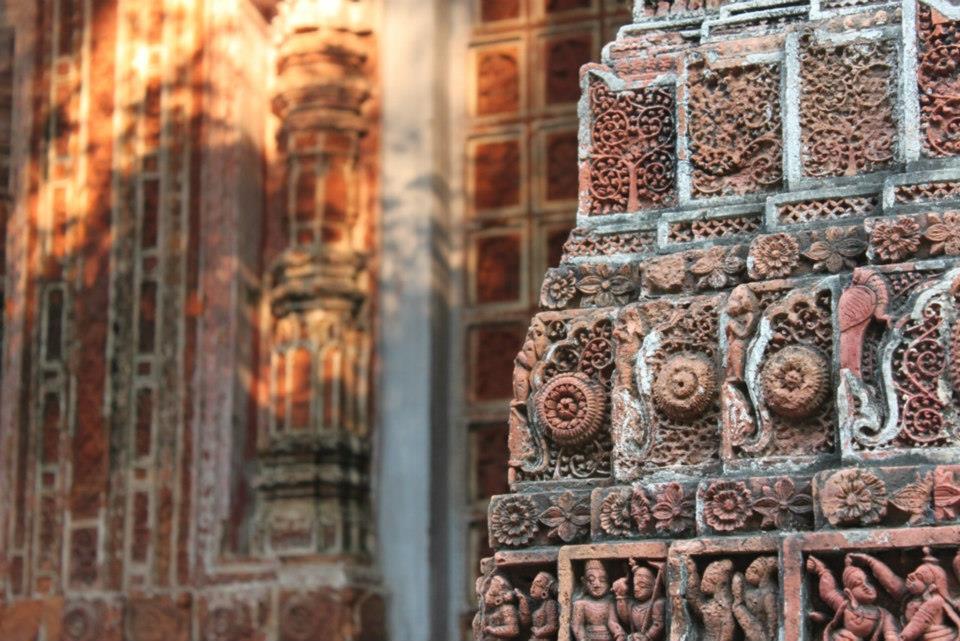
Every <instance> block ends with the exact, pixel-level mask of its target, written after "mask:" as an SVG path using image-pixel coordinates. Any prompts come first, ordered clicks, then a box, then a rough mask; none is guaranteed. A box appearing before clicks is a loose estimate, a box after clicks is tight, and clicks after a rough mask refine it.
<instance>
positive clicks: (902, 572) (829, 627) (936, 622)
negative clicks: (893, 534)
mask: <svg viewBox="0 0 960 641" xmlns="http://www.w3.org/2000/svg"><path fill="white" fill-rule="evenodd" d="M944 552H947V551H946V550H944V551H941V550H936V551H934V550H932V549H931V548H928V547H925V548H923V549H922V550H910V551H907V550H898V551H897V553H896V554H890V555H887V554H883V553H880V554H877V555H876V556H874V555H871V554H864V553H860V552H853V553H849V554H846V555H845V556H844V557H843V561H842V564H841V563H840V562H839V559H838V558H837V557H836V555H830V556H824V557H823V558H821V557H819V556H808V557H807V559H806V563H805V567H806V572H807V576H808V581H809V585H810V587H811V589H812V592H813V594H815V595H816V597H817V598H816V599H815V601H814V606H815V607H816V608H817V609H816V610H814V611H813V612H811V613H810V614H809V616H810V618H811V619H812V621H813V623H814V624H815V625H816V626H817V627H818V628H819V631H820V633H821V634H822V638H823V639H836V640H838V641H840V640H844V639H854V638H856V639H872V638H876V639H881V638H882V639H890V640H894V639H896V640H897V641H918V640H919V639H928V640H932V639H955V638H956V636H957V628H958V621H960V617H958V616H957V612H956V602H957V595H956V592H955V588H954V586H955V585H956V579H957V578H958V575H960V554H956V555H954V556H953V558H952V560H951V559H950V556H949V552H947V554H944ZM945 566H948V567H952V570H953V572H952V574H953V576H950V575H951V572H948V570H947V567H945ZM834 568H837V569H839V576H840V580H839V581H838V580H837V578H836V577H837V570H836V569H834ZM821 608H823V609H825V610H826V612H824V611H822V610H821ZM811 638H813V637H811ZM816 638H819V635H817V637H816Z"/></svg>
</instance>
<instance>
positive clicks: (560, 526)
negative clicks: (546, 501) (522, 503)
mask: <svg viewBox="0 0 960 641" xmlns="http://www.w3.org/2000/svg"><path fill="white" fill-rule="evenodd" d="M540 522H541V523H543V524H544V525H546V526H547V527H549V528H551V529H550V532H549V533H548V536H549V537H550V538H558V539H560V540H561V541H563V542H564V543H570V542H571V541H573V540H574V539H575V538H577V537H578V536H580V533H581V532H582V528H583V526H585V525H587V524H589V523H590V504H589V499H586V500H582V501H577V497H576V496H575V495H574V493H573V492H571V491H569V490H568V491H566V492H564V493H563V494H561V495H560V496H557V497H555V498H554V499H553V505H551V506H550V507H548V508H547V509H546V510H544V511H543V513H542V514H541V515H540Z"/></svg>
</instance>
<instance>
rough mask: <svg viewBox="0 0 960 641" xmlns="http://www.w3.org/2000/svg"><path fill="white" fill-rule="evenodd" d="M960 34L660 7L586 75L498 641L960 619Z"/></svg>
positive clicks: (928, 27) (828, 631)
mask: <svg viewBox="0 0 960 641" xmlns="http://www.w3.org/2000/svg"><path fill="white" fill-rule="evenodd" d="M958 35H960V11H958V9H957V7H956V6H955V5H954V4H952V3H945V2H939V1H938V0H917V1H909V0H908V1H905V2H893V3H881V2H869V1H868V2H864V1H861V0H842V1H839V2H834V1H833V0H823V1H818V0H814V1H813V2H809V3H808V2H780V1H778V0H774V1H773V2H752V1H747V2H723V1H718V2H704V3H701V2H684V1H682V0H681V1H679V2H669V1H667V2H655V1H640V2H637V3H636V6H635V7H634V15H633V23H632V24H631V25H629V26H626V27H624V28H622V29H621V30H620V31H619V34H618V36H617V37H616V39H615V40H614V41H613V42H611V43H609V44H608V45H607V47H606V48H605V49H604V55H603V58H602V61H601V62H600V63H599V64H590V65H586V66H584V67H583V68H582V69H581V73H580V86H581V90H582V97H581V99H580V110H579V116H580V128H579V146H578V167H579V208H578V214H577V227H576V228H575V229H574V230H573V231H572V232H571V234H570V236H569V238H568V240H567V241H566V244H565V245H564V255H563V257H562V259H561V261H560V263H559V265H558V266H556V267H552V268H550V269H549V270H548V271H547V273H546V276H545V279H544V282H543V286H542V289H541V292H540V305H541V309H542V311H540V312H539V313H537V314H536V315H534V316H533V318H532V321H531V323H530V326H529V330H528V332H527V335H526V339H525V342H524V345H523V347H522V349H521V350H520V352H519V354H518V355H517V357H516V360H515V366H514V373H513V377H512V387H513V401H512V402H511V405H510V436H509V448H510V461H509V465H510V471H509V474H508V480H509V488H510V491H509V492H505V493H503V494H501V495H498V496H495V497H494V498H493V499H492V500H491V502H490V504H489V513H488V526H489V534H490V540H489V542H490V545H491V546H492V547H493V548H495V550H496V552H495V553H494V554H493V555H491V556H490V557H489V558H487V559H486V560H485V561H484V562H483V563H482V567H481V575H480V578H478V579H477V582H476V592H477V603H478V612H477V615H476V617H475V618H474V621H473V629H474V638H475V639H476V640H478V641H498V640H507V639H537V640H543V641H547V640H551V641H625V640H626V641H666V640H667V639H669V640H670V641H772V640H775V639H781V640H784V641H814V640H819V639H822V640H823V641H854V640H866V639H872V640H877V639H884V640H885V641H894V640H897V641H912V640H914V639H921V638H922V639H924V640H927V641H932V640H933V639H956V638H957V636H958V634H960V616H958V606H960V598H958V597H960V522H958V517H960V510H958V509H957V508H958V505H960V498H958V497H960V481H958V479H960V467H958V466H957V462H958V460H960V459H958V453H960V450H958V446H960V416H958V409H960V379H958V376H960V371H958V369H957V364H958V362H960V319H958V318H957V309H958V304H960V269H958V266H960V264H958V262H957V257H958V256H960V245H957V241H958V240H960V213H958V211H956V210H955V208H957V202H958V200H957V199H958V197H960V166H958V164H957V154H958V153H960V128H958V123H960V119H958V118H960V111H958V105H960V102H958V100H960V93H958V92H960V76H958V68H960V49H958Z"/></svg>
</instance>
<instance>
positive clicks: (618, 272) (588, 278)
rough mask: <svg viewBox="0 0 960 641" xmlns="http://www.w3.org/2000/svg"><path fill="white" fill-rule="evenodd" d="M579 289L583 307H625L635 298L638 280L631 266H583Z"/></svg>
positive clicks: (602, 264)
mask: <svg viewBox="0 0 960 641" xmlns="http://www.w3.org/2000/svg"><path fill="white" fill-rule="evenodd" d="M577 289H578V290H579V291H580V293H581V294H582V295H583V296H582V298H581V299H580V304H581V305H582V306H583V307H614V306H618V305H625V304H626V303H627V302H629V301H630V299H631V298H632V297H633V293H634V290H635V289H636V278H635V276H634V271H633V268H632V267H631V266H630V265H629V264H624V265H619V266H611V265H608V264H606V263H601V264H599V265H581V266H580V280H578V281H577Z"/></svg>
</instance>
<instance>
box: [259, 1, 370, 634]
mask: <svg viewBox="0 0 960 641" xmlns="http://www.w3.org/2000/svg"><path fill="white" fill-rule="evenodd" d="M362 12H363V6H362V5H361V4H360V3H356V2H351V1H349V0H343V1H342V2H337V1H334V0H289V1H287V2H284V3H283V4H281V5H280V7H279V10H278V15H277V17H276V18H275V20H274V24H273V27H274V29H275V30H276V37H277V38H278V48H277V52H278V53H277V62H276V64H277V77H276V88H275V92H274V94H273V110H274V113H275V114H276V115H277V117H278V118H279V120H280V123H279V126H280V129H279V132H278V152H279V157H278V163H279V164H280V165H281V166H282V176H283V177H282V181H281V184H280V186H279V190H278V191H279V193H278V197H277V201H278V202H279V206H278V207H277V209H276V210H277V211H279V212H282V221H274V222H275V223H278V224H279V227H280V229H281V232H282V235H283V241H282V245H283V247H284V248H283V249H282V251H281V252H280V253H279V255H278V256H277V257H276V258H275V259H274V260H273V261H272V262H271V263H270V264H269V266H268V270H269V273H268V277H267V283H268V288H269V290H268V294H267V304H268V306H269V313H268V314H267V315H266V316H267V318H268V320H267V321H266V326H265V332H266V333H267V334H268V336H269V338H268V345H269V353H268V354H267V355H266V358H267V359H268V362H269V365H268V368H267V372H266V377H267V380H266V388H267V397H268V399H269V402H268V404H267V405H268V409H267V411H266V421H265V425H264V428H263V429H262V430H261V437H260V445H259V447H260V452H259V463H260V469H259V474H258V478H257V489H258V493H259V504H258V518H257V533H256V534H257V536H256V538H257V542H258V547H259V548H260V550H261V552H262V553H264V554H265V555H268V556H273V557H279V558H281V559H283V560H284V561H285V563H284V566H283V567H284V570H283V574H284V576H283V577H282V578H281V580H282V581H285V582H286V583H288V584H289V586H288V587H287V586H285V587H284V588H283V589H282V590H281V595H280V600H281V603H280V613H279V614H280V632H281V634H280V638H281V639H288V638H289V639H300V638H301V637H302V638H304V639H306V638H310V639H313V638H315V636H314V635H315V634H319V635H320V637H319V638H321V639H323V638H327V637H326V636H324V634H325V633H327V632H328V631H330V634H333V636H331V637H330V638H337V639H339V638H344V639H352V638H377V636H378V635H377V633H376V629H377V628H378V626H379V620H380V619H381V614H380V611H381V610H382V601H381V600H380V599H379V596H377V590H376V583H377V580H376V578H375V577H376V573H375V572H374V568H373V567H372V561H371V560H370V558H371V552H372V550H371V548H372V541H371V532H372V523H371V517H370V477H369V467H370V450H371V444H370V431H369V428H368V425H369V417H368V410H369V404H370V399H369V394H368V388H369V383H368V379H369V371H370V352H371V350H370V344H371V328H370V323H369V308H370V297H371V290H370V284H369V278H368V273H367V262H368V259H369V254H370V252H371V250H372V247H371V244H372V243H371V234H370V220H369V218H370V213H369V211H368V210H369V205H368V203H367V202H366V201H365V200H364V195H365V194H366V193H367V189H368V187H369V185H366V184H365V179H364V174H363V173H362V172H361V170H360V168H361V166H362V161H363V158H362V157H361V154H362V150H363V149H364V147H363V145H362V138H363V137H364V136H365V135H366V134H367V131H368V127H369V125H370V123H369V122H368V119H367V118H366V117H365V115H364V111H363V108H364V103H365V102H366V101H367V99H368V97H369V95H370V87H371V76H372V73H371V71H370V66H371V65H370V60H369V58H368V56H369V54H370V52H371V51H372V50H373V45H374V42H373V36H372V34H371V33H370V32H369V31H368V30H366V29H365V28H363V27H362V26H361V23H362V20H363V15H362ZM318 562H319V563H320V564H322V565H324V566H325V567H323V568H322V569H317V568H316V564H317V563H318ZM317 577H320V578H319V579H318V578H317ZM317 581H320V583H317ZM371 595H373V596H372V598H371ZM364 619H366V621H364ZM337 631H339V633H337ZM361 631H362V632H361ZM338 634H339V635H338Z"/></svg>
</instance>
